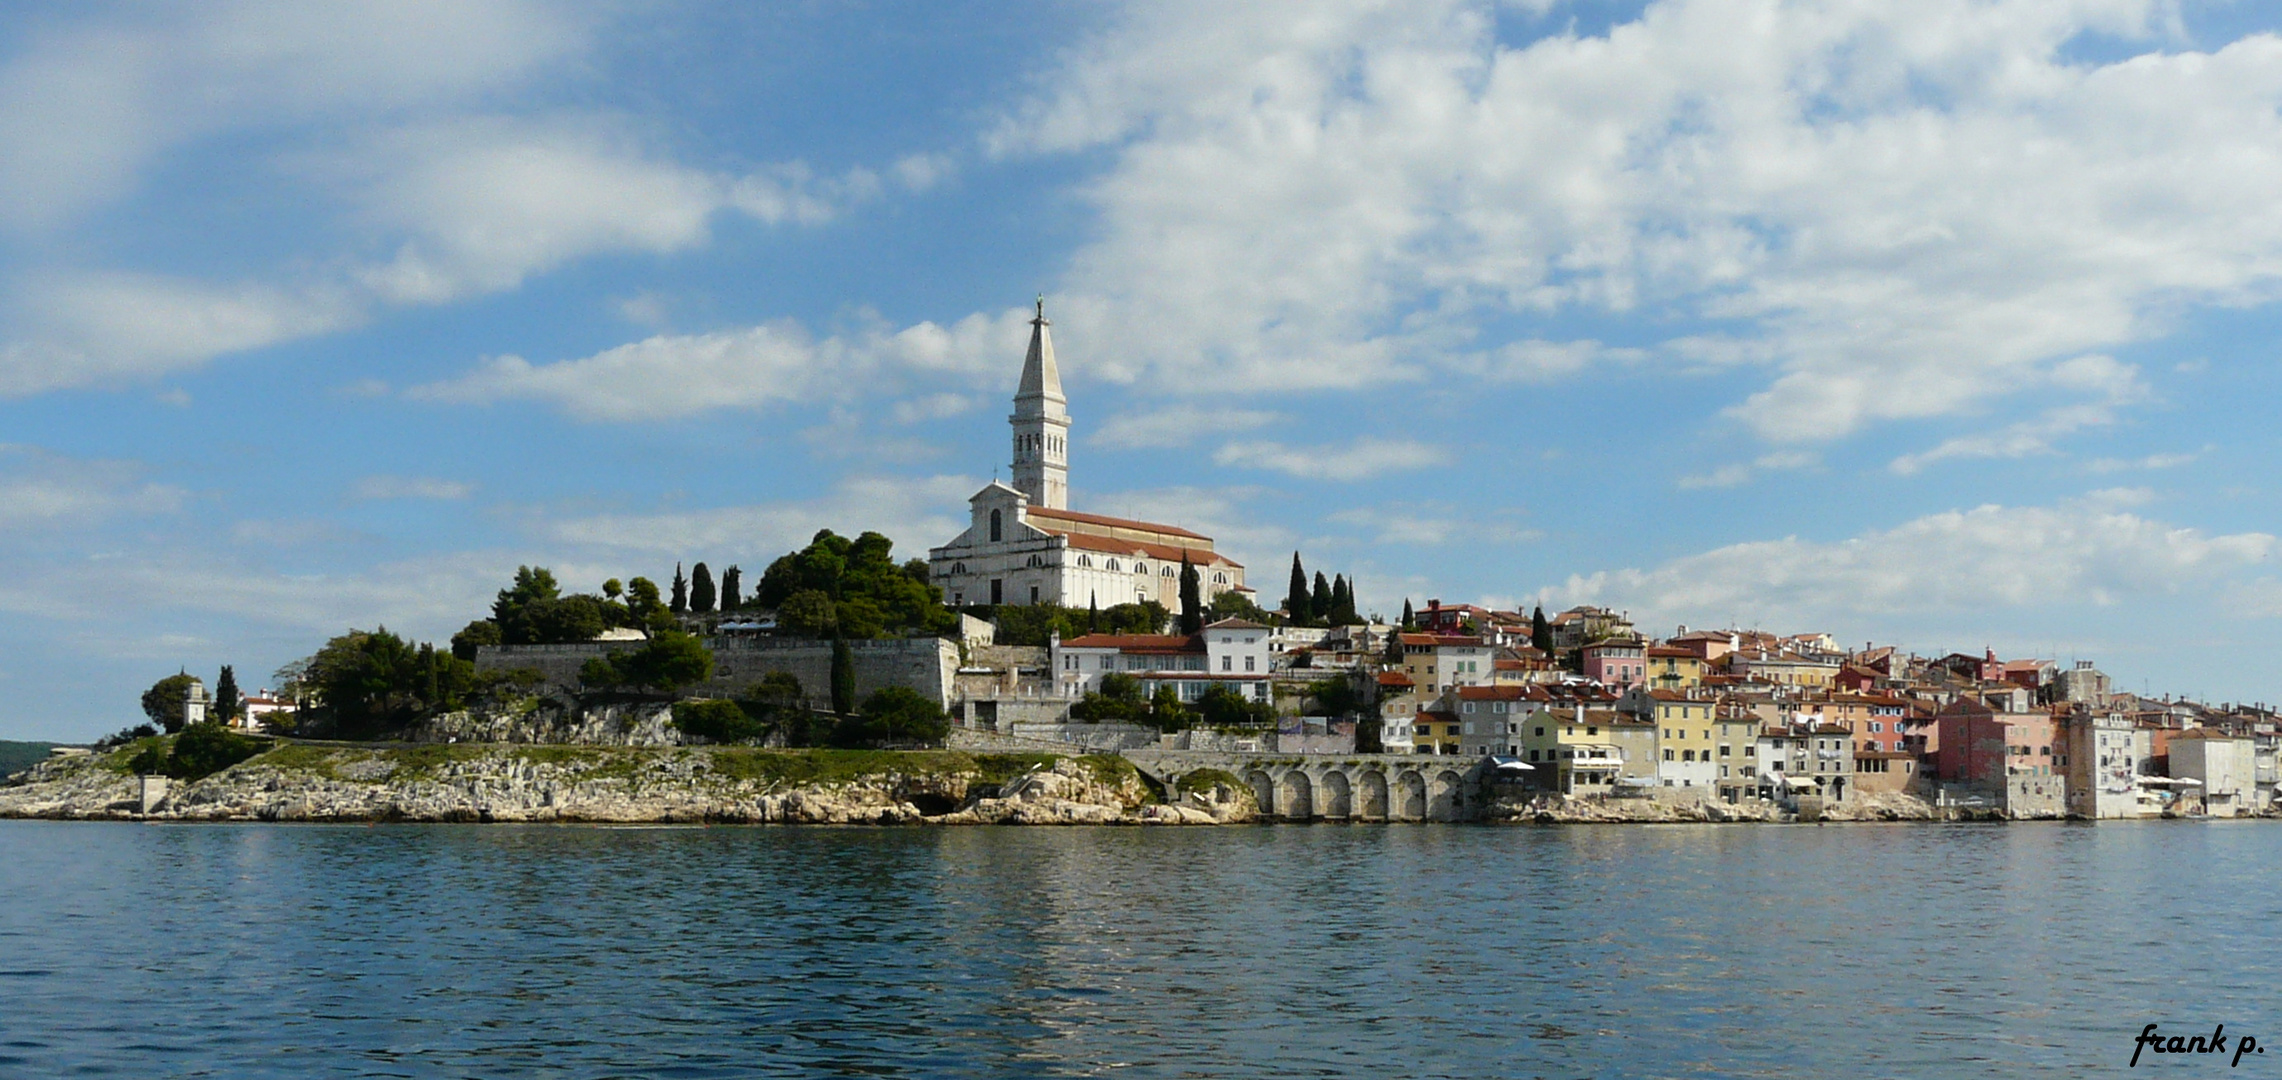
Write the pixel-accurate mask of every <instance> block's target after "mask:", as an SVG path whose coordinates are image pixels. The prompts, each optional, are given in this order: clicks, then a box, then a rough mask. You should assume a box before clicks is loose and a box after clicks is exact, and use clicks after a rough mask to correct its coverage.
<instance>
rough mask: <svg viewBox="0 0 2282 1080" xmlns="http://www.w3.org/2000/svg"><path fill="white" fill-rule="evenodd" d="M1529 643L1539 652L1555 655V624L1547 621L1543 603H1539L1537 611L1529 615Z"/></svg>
mask: <svg viewBox="0 0 2282 1080" xmlns="http://www.w3.org/2000/svg"><path fill="white" fill-rule="evenodd" d="M1529 644H1530V645H1531V646H1532V647H1534V648H1536V650H1537V651H1538V652H1541V653H1544V654H1545V655H1547V656H1551V655H1553V624H1552V623H1550V622H1547V621H1546V619H1545V605H1543V604H1539V605H1537V611H1536V612H1535V613H1534V614H1532V615H1530V617H1529Z"/></svg>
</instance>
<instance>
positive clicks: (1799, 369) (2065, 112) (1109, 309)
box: [984, 0, 2282, 464]
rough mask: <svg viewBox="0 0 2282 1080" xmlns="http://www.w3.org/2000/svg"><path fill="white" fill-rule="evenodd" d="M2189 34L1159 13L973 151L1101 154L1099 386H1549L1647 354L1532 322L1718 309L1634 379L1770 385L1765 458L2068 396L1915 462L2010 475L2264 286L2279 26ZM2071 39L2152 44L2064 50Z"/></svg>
mask: <svg viewBox="0 0 2282 1080" xmlns="http://www.w3.org/2000/svg"><path fill="white" fill-rule="evenodd" d="M2176 22H2177V20H2176V13H2175V11H2174V10H2173V9H2172V7H2171V6H2170V5H2168V4H2165V3H2161V2H2157V0H2076V2H2061V3H2053V2H2046V0H2015V2H1997V3H1979V2H1967V0H1933V2H1930V3H1928V4H1916V5H1909V6H1907V7H1906V8H1896V7H1881V6H1877V5H1837V6H1797V5H1780V4H1776V3H1773V2H1771V0H1762V2H1744V3H1737V2H1735V0H1665V2H1660V3H1653V4H1651V5H1649V6H1648V8H1647V9H1646V10H1645V11H1644V12H1643V14H1642V15H1641V17H1640V18H1638V19H1637V20H1635V21H1632V22H1629V23H1623V24H1620V25H1618V26H1616V27H1615V28H1614V29H1613V30H1612V31H1611V32H1610V33H1609V34H1608V35H1606V36H1601V37H1581V36H1575V35H1572V34H1564V33H1556V34H1554V35H1553V36H1551V37H1547V38H1544V39H1542V40H1539V41H1536V42H1534V43H1532V44H1530V45H1528V46H1526V47H1521V48H1507V47H1502V46H1500V45H1498V44H1497V43H1496V40H1495V37H1494V33H1493V29H1494V23H1495V20H1494V19H1493V17H1492V14H1491V12H1490V11H1489V10H1488V8H1487V6H1486V5H1475V4H1465V3H1457V2H1449V3H1439V4H1426V5H1419V4H1413V5H1403V6H1401V7H1399V8H1382V7H1376V6H1370V5H1334V4H1316V5H1309V6H1308V7H1307V8H1306V10H1305V11H1304V12H1297V13H1295V12H1294V11H1293V10H1292V9H1290V8H1287V7H1281V6H1278V7H1268V8H1256V9H1246V10H1232V9H1229V8H1227V7H1225V6H1201V5H1178V4H1150V5H1142V6H1139V7H1137V8H1135V9H1133V10H1131V11H1129V12H1127V13H1126V14H1124V15H1123V16H1122V17H1120V18H1119V19H1117V20H1116V21H1115V22H1114V23H1113V24H1112V25H1111V26H1110V27H1109V28H1108V29H1107V30H1106V31H1104V32H1103V33H1101V34H1100V35H1099V36H1098V37H1096V38H1095V39H1093V40H1090V41H1087V42H1084V43H1082V44H1080V45H1079V46H1078V47H1076V48H1074V49H1072V50H1071V51H1070V52H1069V53H1068V54H1067V58H1066V61H1065V62H1064V63H1063V64H1062V65H1061V66H1060V67H1058V68H1057V69H1056V70H1054V71H1052V72H1050V73H1048V74H1047V75H1046V76H1043V77H1041V78H1040V79H1039V85H1041V86H1042V87H1045V88H1046V89H1044V90H1042V91H1041V92H1040V93H1039V94H1037V95H1036V96H1034V97H1033V98H1032V99H1031V100H1029V101H1027V102H1025V103H1023V104H1022V105H1020V106H1019V107H1017V108H1015V109H1013V110H1011V111H1009V113H1008V114H1007V115H1006V116H1005V117H1004V119H1003V120H1002V122H1000V123H999V124H998V125H997V126H996V127H995V128H994V129H993V130H992V131H991V132H990V133H989V134H988V135H987V137H986V138H985V140H984V143H985V149H986V151H987V152H989V153H992V154H995V155H998V156H1001V157H1007V156H1019V155H1035V154H1053V153H1070V152H1078V151H1087V152H1106V153H1108V154H1109V155H1111V157H1112V160H1113V162H1114V164H1113V166H1112V167H1111V168H1110V169H1109V171H1108V172H1107V173H1106V174H1105V175H1103V176H1102V177H1101V178H1100V179H1099V180H1098V181H1096V182H1094V183H1093V184H1092V185H1091V186H1090V187H1089V188H1088V189H1087V191H1086V194H1087V196H1088V197H1089V198H1090V199H1091V200H1092V201H1093V203H1094V204H1095V206H1096V207H1097V208H1098V210H1099V212H1100V217H1101V229H1100V235H1099V239H1097V240H1096V241H1094V242H1092V243H1090V244H1089V245H1088V246H1086V247H1085V248H1084V249H1082V250H1081V251H1079V252H1078V253H1077V254H1076V256H1075V257H1074V258H1073V259H1072V262H1071V267H1070V271H1069V275H1068V278H1067V282H1066V283H1067V286H1068V290H1069V292H1070V293H1071V296H1070V299H1069V300H1068V302H1067V303H1066V304H1065V313H1064V316H1063V322H1064V323H1065V325H1071V326H1075V327H1083V328H1084V329H1085V331H1086V337H1087V338H1088V340H1093V341H1098V342H1102V343H1104V347H1103V348H1102V349H1101V350H1100V353H1101V355H1100V356H1099V357H1097V366H1098V370H1099V371H1101V372H1102V373H1103V374H1105V375H1106V376H1107V377H1110V378H1116V379H1127V380H1145V379H1147V380H1154V379H1155V378H1156V377H1158V376H1166V375H1170V376H1172V377H1171V378H1170V379H1167V380H1165V381H1166V384H1167V385H1181V384H1182V383H1183V382H1184V379H1183V376H1186V375H1190V374H1196V373H1201V372H1210V373H1212V375H1213V376H1214V377H1213V378H1212V379H1209V380H1208V379H1193V380H1185V381H1186V382H1187V383H1188V384H1189V385H1195V386H1199V387H1202V386H1211V387H1213V388H1214V389H1215V390H1226V389H1230V388H1247V387H1259V388H1267V387H1275V388H1292V387H1359V386H1366V385H1370V384H1373V383H1379V382H1385V381H1389V380H1409V379H1416V378H1419V377H1421V374H1422V372H1423V371H1424V370H1426V369H1430V368H1431V367H1433V366H1435V365H1452V366H1456V367H1458V368H1459V369H1460V370H1466V369H1467V368H1468V366H1469V365H1471V366H1474V367H1480V366H1481V365H1485V364H1488V363H1489V362H1490V360H1491V358H1503V359H1504V360H1505V361H1506V367H1505V369H1504V371H1505V372H1506V373H1508V374H1511V375H1513V376H1516V377H1532V378H1551V377H1559V376H1561V375H1563V374H1565V373H1569V372H1574V371H1578V370H1582V369H1589V368H1591V367H1593V366H1597V365H1600V364H1605V363H1609V362H1629V361H1630V360H1632V359H1633V358H1635V357H1637V355H1638V354H1630V353H1628V354H1624V355H1614V354H1612V353H1609V352H1598V353H1596V352H1595V351H1593V350H1592V349H1590V348H1587V347H1585V346H1587V345H1589V343H1572V344H1571V345H1567V346H1563V345H1559V344H1554V343H1548V342H1546V341H1543V340H1541V339H1540V337H1539V336H1538V335H1536V334H1532V333H1531V332H1530V331H1529V329H1528V327H1529V324H1530V322H1531V320H1533V319H1536V318H1538V317H1540V316H1547V315H1558V314H1562V313H1565V312H1571V311H1582V312H1587V313H1594V312H1599V313H1611V314H1616V315H1632V314H1634V313H1640V314H1644V315H1648V316H1653V317H1662V318H1677V319H1688V318H1709V319H1715V320H1724V321H1726V322H1727V323H1728V324H1729V325H1730V327H1731V328H1730V329H1726V330H1721V331H1717V332H1708V333H1704V332H1698V333H1691V334H1688V335H1684V336H1681V337H1675V338H1674V339H1672V340H1671V341H1670V342H1668V343H1667V344H1666V345H1665V346H1663V347H1662V348H1660V349H1658V350H1652V352H1660V353H1662V354H1664V355H1666V356H1667V357H1669V358H1670V359H1672V360H1677V361H1689V362H1708V363H1716V364H1727V365H1735V364H1743V365H1750V366H1754V367H1760V368H1764V369H1765V370H1766V376H1765V377H1766V380H1767V381H1766V382H1765V384H1764V385H1763V387H1762V388H1761V389H1760V390H1758V391H1757V392H1755V393H1752V394H1750V395H1749V396H1748V397H1747V398H1746V399H1745V400H1743V401H1740V402H1737V403H1735V404H1734V407H1733V408H1732V409H1731V410H1730V412H1731V415H1732V416H1733V417H1734V418H1736V419H1737V420H1739V421H1741V422H1742V423H1744V424H1745V425H1746V426H1748V427H1749V428H1750V429H1751V430H1753V431H1755V432H1756V433H1758V434H1760V435H1762V436H1764V437H1766V438H1768V439H1770V440H1775V441H1820V440H1828V439H1835V438H1840V437H1844V436H1846V435H1849V434H1851V433H1853V432H1856V431H1858V430H1860V429H1862V428H1863V427H1864V426H1866V425H1870V424H1875V423H1880V422H1887V421H1896V420H1913V419H1925V418H1933V417H1945V416H1953V415H1961V414H1968V413H1975V412H1983V411H1988V410H1990V409H1991V407H1992V403H1994V402H1999V401H2002V400H2003V399H2006V398H2007V397H2009V396H2012V395H2022V394H2026V393H2048V392H2049V393H2048V399H2049V398H2057V399H2059V400H2060V401H2061V402H2062V404H2063V406H2064V405H2065V404H2067V403H2068V400H2069V399H2070V398H2076V399H2081V400H2085V401H2088V402H2089V403H2090V405H2091V406H2092V407H2093V409H2094V410H2095V413H2096V415H2093V416H2090V417H2087V416H2083V415H2078V416H2075V417H2073V418H2071V417H2070V416H2069V414H2067V413H2065V412H2056V413H2054V414H2053V415H2050V416H2047V417H2045V418H2043V419H2042V420H2039V421H2032V422H2030V425H2029V427H2028V428H2027V429H2024V430H2021V431H2015V432H2006V433H2002V434H2001V435H1998V436H1991V437H1989V438H1988V439H1987V440H1985V441H1983V442H1980V443H1960V444H1958V445H1956V446H1952V447H1948V448H1945V449H1942V450H1939V451H1938V453H1939V454H1940V456H1943V457H1956V456H1967V455H1974V454H1984V455H1985V454H2011V453H2028V452H2037V449H2038V448H2039V447H2042V446H2048V445H2050V443H2051V441H2052V440H2053V439H2054V438H2057V437H2059V436H2060V435H2063V434H2066V433H2067V432H2069V431H2078V430H2082V429H2083V428H2085V427H2089V426H2092V425H2094V424H2097V423H2104V422H2106V419H2105V418H2108V417H2112V416H2113V415H2114V414H2115V412H2116V411H2118V410H2119V409H2120V408H2121V407H2123V405H2124V404H2127V403H2126V402H2121V401H2119V400H2118V399H2116V398H2115V397H2114V396H2112V394H2111V393H2110V392H2109V391H2108V390H2107V389H2104V388H2101V387H2097V386H2085V385H2078V384H2075V383H2072V381H2071V373H2070V372H2069V371H2068V370H2067V369H2068V366H2069V364H2071V363H2073V361H2070V360H2068V359H2067V358H2070V357H2076V356H2080V355H2082V354H2084V353H2087V352H2093V351H2097V350H2101V349H2106V348H2111V347H2114V346H2116V345H2118V344H2120V343H2126V342H2131V341H2137V340H2143V339H2146V338H2149V337H2152V336H2155V335H2159V334H2161V333H2163V332H2164V331H2165V329H2166V328H2167V326H2168V324H2169V322H2170V320H2171V319H2172V318H2173V317H2174V316H2175V315H2176V313H2178V312H2180V311H2183V310H2187V309H2189V308H2192V307H2194V306H2197V305H2213V304H2221V305H2238V304H2251V303H2260V302H2265V301H2267V300H2270V299H2272V298H2274V297H2275V296H2276V295H2277V292H2278V287H2282V210H2278V209H2277V208H2276V205H2275V203H2274V202H2273V200H2272V199H2271V197H2270V193H2271V192H2272V191H2273V190H2274V189H2275V188H2276V187H2278V186H2282V116H2278V115H2277V108H2276V106H2277V103H2278V102H2282V38H2276V37H2272V36H2266V35H2257V36H2251V37H2247V38H2244V39H2242V40H2240V41H2236V42H2234V43H2232V44H2229V45H2227V46H2225V47H2223V48H2220V49H2218V50H2217V51H2215V52H2209V53H2202V52H2196V51H2193V50H2192V49H2189V48H2186V47H2183V46H2182V45H2180V43H2178V42H2177V41H2176V40H2173V41H2171V42H2161V39H2162V38H2163V37H2164V36H2165V35H2176V34H2177V33H2178V30H2177V26H2176ZM2086 33H2097V34H2101V35H2103V36H2106V37H2108V38H2111V39H2116V40H2125V41H2138V42H2144V43H2148V45H2149V48H2150V51H2148V52H2145V53H2144V54H2142V55H2139V56H2136V57H2132V58H2130V59H2128V60H2125V61H2120V62H2115V63H2104V64H2103V63H2090V62H2085V61H2082V60H2080V59H2076V58H2074V57H2072V56H2070V55H2069V54H2068V53H2067V47H2068V46H2069V44H2070V43H2071V42H2072V41H2074V40H2076V39H2077V38H2079V37H2080V36H2082V35H2084V34H2086ZM2157 43H2162V44H2164V45H2165V47H2164V48H2162V49H2156V48H2154V45H2155V44H2157ZM1517 326H1518V327H1519V328H1520V329H1519V330H1518V331H1516V330H1514V329H1511V328H1513V327H1517ZM1509 335H1510V338H1509V337H1508V336H1509ZM1501 338H1507V340H1501ZM1919 457H1920V458H1921V459H1922V460H1920V461H1917V462H1915V463H1918V464H1922V463H1923V461H1930V460H1934V458H1933V457H1931V456H1926V455H1920V456H1919Z"/></svg>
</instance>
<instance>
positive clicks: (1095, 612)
mask: <svg viewBox="0 0 2282 1080" xmlns="http://www.w3.org/2000/svg"><path fill="white" fill-rule="evenodd" d="M1086 633H1089V634H1098V633H1101V602H1100V601H1098V600H1096V599H1094V595H1093V594H1092V593H1090V592H1089V593H1087V594H1086Z"/></svg>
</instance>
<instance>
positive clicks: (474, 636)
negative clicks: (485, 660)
mask: <svg viewBox="0 0 2282 1080" xmlns="http://www.w3.org/2000/svg"><path fill="white" fill-rule="evenodd" d="M499 643H500V636H499V624H498V623H495V622H492V621H491V620H490V619H477V620H475V621H474V622H471V623H469V624H467V625H466V626H465V627H462V628H461V629H460V632H459V633H457V634H453V635H452V655H453V656H456V657H458V658H460V659H462V660H465V661H467V662H468V663H471V664H472V663H475V654H476V650H478V649H480V648H482V647H484V646H486V645H497V644H499Z"/></svg>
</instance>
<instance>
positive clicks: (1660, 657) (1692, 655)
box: [1648, 645, 1704, 691]
mask: <svg viewBox="0 0 2282 1080" xmlns="http://www.w3.org/2000/svg"><path fill="white" fill-rule="evenodd" d="M1703 684H1704V658H1703V656H1702V654H1700V653H1698V652H1696V651H1695V650H1693V649H1682V648H1676V647H1674V646H1671V645H1651V646H1649V647H1648V688H1649V689H1650V690H1670V691H1680V690H1686V689H1688V688H1690V687H1696V686H1702V685H1703Z"/></svg>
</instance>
